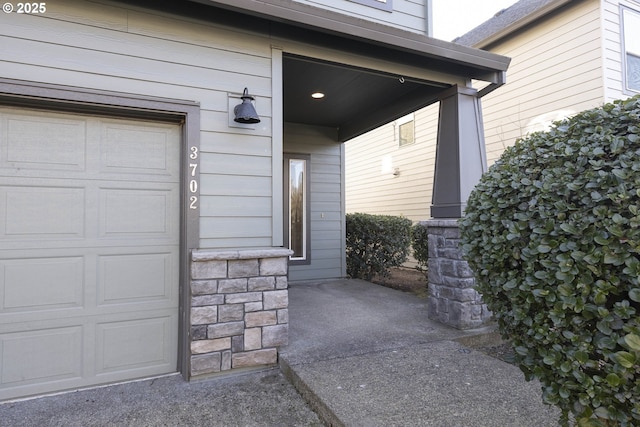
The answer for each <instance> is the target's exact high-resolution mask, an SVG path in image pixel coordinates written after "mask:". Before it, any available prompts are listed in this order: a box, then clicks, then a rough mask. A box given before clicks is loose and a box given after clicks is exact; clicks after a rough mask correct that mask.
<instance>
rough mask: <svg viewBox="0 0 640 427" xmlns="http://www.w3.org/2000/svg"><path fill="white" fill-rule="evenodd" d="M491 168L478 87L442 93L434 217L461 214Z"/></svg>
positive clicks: (433, 205)
mask: <svg viewBox="0 0 640 427" xmlns="http://www.w3.org/2000/svg"><path fill="white" fill-rule="evenodd" d="M486 170H487V156H486V154H485V148H484V130H483V126H482V110H481V106H480V98H478V96H477V91H476V90H475V89H472V88H467V87H459V86H453V87H451V88H449V89H447V90H446V91H444V92H443V93H442V95H441V97H440V118H439V124H438V141H437V147H436V166H435V178H434V182H433V201H432V205H431V216H432V217H433V218H460V217H462V214H463V212H464V208H465V206H466V204H467V199H468V198H469V194H470V193H471V190H473V187H474V186H475V185H476V184H477V183H478V180H479V179H480V177H481V176H482V174H483V173H484V172H485V171H486Z"/></svg>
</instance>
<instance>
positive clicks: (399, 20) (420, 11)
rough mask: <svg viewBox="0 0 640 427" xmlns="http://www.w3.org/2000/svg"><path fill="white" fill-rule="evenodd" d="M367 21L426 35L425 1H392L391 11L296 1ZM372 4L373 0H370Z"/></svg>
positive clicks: (345, 2) (335, 1)
mask: <svg viewBox="0 0 640 427" xmlns="http://www.w3.org/2000/svg"><path fill="white" fill-rule="evenodd" d="M296 1H297V2H299V3H306V4H309V5H311V6H315V7H320V8H323V9H329V10H332V11H335V12H340V13H343V14H345V15H350V16H356V17H358V18H362V19H365V20H368V21H373V22H378V23H381V24H385V25H391V26H394V27H398V28H402V29H403V30H407V31H413V32H417V33H422V34H427V6H426V2H427V0H392V4H393V10H392V11H386V10H380V9H377V8H375V7H372V6H367V5H363V4H360V3H356V2H353V1H349V0H296ZM372 2H373V0H372Z"/></svg>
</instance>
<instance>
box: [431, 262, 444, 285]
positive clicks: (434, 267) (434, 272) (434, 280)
mask: <svg viewBox="0 0 640 427" xmlns="http://www.w3.org/2000/svg"><path fill="white" fill-rule="evenodd" d="M427 278H428V279H427V280H428V283H429V286H431V284H442V282H443V279H442V274H441V273H440V266H439V265H438V263H437V262H436V261H435V260H433V261H432V260H431V259H429V270H428V272H427Z"/></svg>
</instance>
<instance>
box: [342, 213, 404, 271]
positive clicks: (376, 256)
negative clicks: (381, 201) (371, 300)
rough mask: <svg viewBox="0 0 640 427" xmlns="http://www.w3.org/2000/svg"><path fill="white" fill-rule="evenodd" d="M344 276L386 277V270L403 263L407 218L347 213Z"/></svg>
mask: <svg viewBox="0 0 640 427" xmlns="http://www.w3.org/2000/svg"><path fill="white" fill-rule="evenodd" d="M346 222H347V245H346V246H347V274H348V275H349V276H350V277H353V278H358V279H365V280H371V278H373V276H374V275H376V274H380V275H382V276H388V274H389V268H391V267H398V266H400V265H402V263H403V262H405V261H406V260H407V256H408V254H409V243H410V241H411V221H410V220H409V219H407V218H402V217H397V216H389V215H370V214H364V213H353V214H347V216H346Z"/></svg>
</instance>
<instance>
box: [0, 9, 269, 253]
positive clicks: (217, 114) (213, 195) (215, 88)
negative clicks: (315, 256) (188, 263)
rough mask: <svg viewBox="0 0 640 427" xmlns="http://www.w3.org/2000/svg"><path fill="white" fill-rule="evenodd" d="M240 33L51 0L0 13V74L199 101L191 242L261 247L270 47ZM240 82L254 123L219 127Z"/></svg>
mask: <svg viewBox="0 0 640 427" xmlns="http://www.w3.org/2000/svg"><path fill="white" fill-rule="evenodd" d="M245 31H246V29H244V28H243V29H239V30H237V29H234V28H226V27H222V26H216V25H212V24H207V23H203V22H200V21H197V20H190V19H187V18H178V17H171V16H165V15H163V14H161V13H156V12H151V11H146V10H138V9H135V8H132V7H128V6H125V5H119V6H110V5H102V4H98V3H92V2H80V1H70V0H57V1H55V2H51V3H48V4H47V12H46V13H45V14H43V15H17V14H10V15H9V14H1V15H0V39H1V40H0V46H1V47H0V51H1V52H2V54H1V55H0V70H2V77H6V78H13V79H21V80H31V81H37V82H44V83H54V84H62V85H68V86H79V87H83V88H88V89H96V90H109V91H116V92H123V93H128V94H133V95H140V96H155V97H165V98H172V99H185V100H191V101H197V102H199V103H200V105H201V108H202V110H201V135H200V136H201V144H202V145H201V157H200V161H201V167H200V173H201V182H200V192H201V215H202V217H201V227H200V230H201V242H200V244H201V247H205V248H207V247H208V248H219V247H249V246H271V243H272V236H271V234H272V232H271V230H272V220H271V218H272V210H273V206H272V202H271V201H272V185H271V175H272V165H271V146H272V143H271V104H272V103H271V87H272V85H271V43H270V41H269V40H268V39H266V38H263V37H259V36H252V35H249V34H246V33H245ZM244 87H248V88H249V90H250V92H251V93H252V94H254V95H256V96H257V99H256V103H257V105H258V110H259V114H260V116H261V119H262V122H261V123H260V124H259V125H256V127H255V129H243V128H239V127H233V126H229V115H228V111H229V104H230V102H233V100H231V101H230V100H229V94H235V95H239V94H240V93H241V92H242V90H243V88H244ZM237 102H240V100H239V99H238V100H237Z"/></svg>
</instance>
